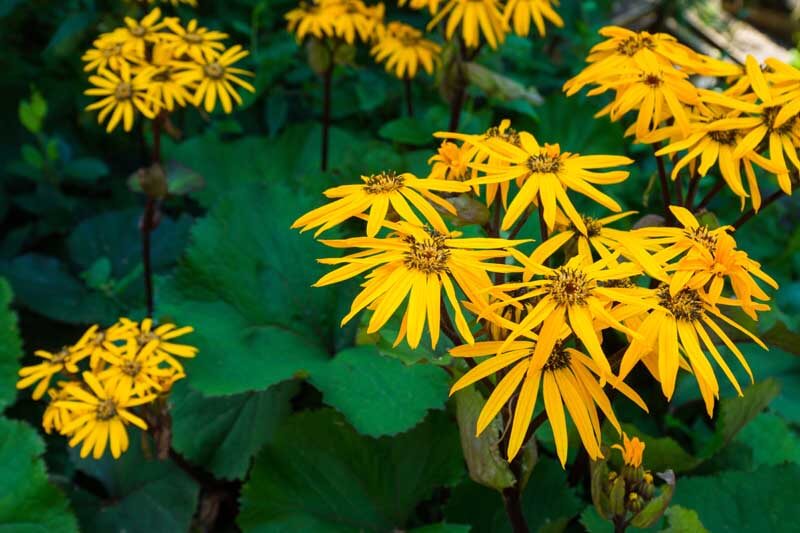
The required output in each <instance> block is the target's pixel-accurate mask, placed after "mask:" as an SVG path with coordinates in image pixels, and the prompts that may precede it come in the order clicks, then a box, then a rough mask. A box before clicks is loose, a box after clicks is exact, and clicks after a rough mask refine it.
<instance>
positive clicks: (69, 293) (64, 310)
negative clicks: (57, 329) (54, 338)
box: [0, 254, 121, 324]
mask: <svg viewBox="0 0 800 533" xmlns="http://www.w3.org/2000/svg"><path fill="white" fill-rule="evenodd" d="M0 274H2V275H4V276H6V278H7V279H8V281H9V282H10V283H11V286H12V287H13V288H14V294H15V295H16V299H17V301H18V302H19V303H21V304H23V305H24V306H25V307H27V308H29V309H30V310H31V311H33V312H35V313H38V314H40V315H43V316H46V317H48V318H52V319H53V320H58V321H61V322H67V323H69V324H87V323H93V322H102V323H105V322H108V321H109V320H114V319H113V318H112V319H109V317H114V318H116V317H118V316H119V313H120V311H121V307H120V306H119V305H118V304H117V303H115V302H114V301H112V300H109V299H108V298H107V297H106V296H105V295H104V294H102V293H100V292H97V291H93V290H90V289H89V288H88V287H86V286H85V285H84V284H83V283H81V282H80V281H79V280H78V279H77V278H76V277H75V276H73V275H72V274H70V273H69V272H68V271H67V270H66V268H65V266H64V264H63V263H61V261H59V260H58V259H55V258H52V257H45V256H42V255H36V254H28V255H23V256H19V257H16V258H14V259H13V260H11V261H3V262H0ZM56 295H57V296H56Z"/></svg>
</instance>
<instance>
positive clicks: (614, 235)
mask: <svg viewBox="0 0 800 533" xmlns="http://www.w3.org/2000/svg"><path fill="white" fill-rule="evenodd" d="M635 213H636V211H626V212H624V213H619V214H616V215H611V216H608V217H603V218H591V217H587V216H585V215H581V218H582V220H583V223H584V226H585V227H586V233H581V232H579V231H578V230H577V228H576V227H575V226H574V225H570V227H568V228H567V229H565V230H564V231H561V232H559V233H556V234H555V235H553V236H552V237H550V238H549V239H548V240H546V241H545V242H543V243H542V244H540V245H539V246H537V247H536V249H535V250H534V251H533V253H532V254H531V255H530V257H529V260H530V261H531V262H533V263H536V264H543V263H544V262H545V261H547V259H548V258H549V257H550V256H552V255H553V254H554V253H556V252H557V251H558V250H560V249H561V248H562V247H563V246H564V245H566V244H567V243H568V242H571V241H573V240H574V241H576V244H577V251H578V255H579V256H581V257H582V258H584V260H585V261H586V262H587V263H593V262H594V261H595V254H593V253H592V249H594V250H595V252H596V253H597V255H598V256H599V258H600V259H608V258H609V257H611V256H612V255H614V253H619V254H620V255H621V256H622V257H624V258H626V259H628V260H630V261H633V262H634V263H636V264H637V265H639V266H640V267H641V268H642V269H643V270H644V271H645V272H647V273H648V274H649V275H650V276H653V277H655V278H657V279H663V278H666V274H665V273H664V271H663V270H662V269H661V266H660V265H659V262H658V261H656V259H654V258H653V257H652V256H651V255H650V253H648V251H647V249H646V246H645V243H644V242H643V237H640V236H638V235H637V234H636V233H634V232H631V231H623V230H618V229H614V228H609V227H608V224H611V223H613V222H616V221H617V220H620V219H622V218H624V217H627V216H630V215H633V214H635Z"/></svg>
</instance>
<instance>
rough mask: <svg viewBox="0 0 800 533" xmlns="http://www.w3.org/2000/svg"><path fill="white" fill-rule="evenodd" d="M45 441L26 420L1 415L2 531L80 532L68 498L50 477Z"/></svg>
mask: <svg viewBox="0 0 800 533" xmlns="http://www.w3.org/2000/svg"><path fill="white" fill-rule="evenodd" d="M43 453H44V442H43V441H42V439H41V437H39V435H38V434H37V433H36V430H34V429H33V428H32V427H30V426H29V425H28V424H26V423H24V422H18V421H16V420H8V419H7V418H0V480H2V483H0V531H3V532H8V533H61V532H64V533H67V532H73V531H74V532H77V531H78V525H77V522H76V520H75V517H74V516H73V515H72V513H71V512H70V509H69V502H68V501H67V498H66V497H65V496H64V495H63V494H62V493H61V491H59V490H58V489H57V488H55V487H54V486H53V485H51V484H50V483H49V482H48V480H47V471H46V469H45V464H44V461H43V460H42V459H41V457H40V456H41V455H42V454H43Z"/></svg>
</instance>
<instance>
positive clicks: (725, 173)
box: [564, 27, 800, 212]
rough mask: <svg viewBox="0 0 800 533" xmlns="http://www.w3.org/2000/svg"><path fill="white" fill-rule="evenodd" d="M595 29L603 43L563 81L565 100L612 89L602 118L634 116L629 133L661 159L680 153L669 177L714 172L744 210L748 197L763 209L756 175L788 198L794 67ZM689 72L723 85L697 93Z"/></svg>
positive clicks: (796, 162) (798, 161) (793, 164)
mask: <svg viewBox="0 0 800 533" xmlns="http://www.w3.org/2000/svg"><path fill="white" fill-rule="evenodd" d="M600 33H601V35H603V36H604V37H606V38H607V39H606V40H605V41H603V42H602V43H600V44H598V45H597V46H595V47H594V48H593V49H592V52H591V54H590V55H589V57H588V59H587V61H588V62H589V63H590V65H589V66H587V67H586V68H585V69H584V70H583V71H582V72H581V73H579V74H578V75H577V76H575V77H574V78H572V79H571V80H569V81H568V82H567V83H565V84H564V90H565V91H566V93H567V95H572V94H574V93H576V92H578V91H580V90H581V89H582V88H584V87H585V86H587V85H594V86H595V87H594V88H592V89H591V90H589V92H588V94H589V95H598V94H602V93H606V92H609V91H611V92H613V95H614V97H613V100H612V101H611V102H610V103H609V104H608V105H607V106H605V107H604V108H603V109H602V110H601V111H600V112H599V113H598V116H602V115H609V116H610V118H611V119H612V120H618V119H620V118H621V117H622V116H624V115H625V114H627V113H628V112H631V111H636V115H637V116H636V121H635V123H634V124H633V125H632V126H631V127H630V128H629V129H628V132H627V133H628V134H629V135H634V136H635V138H636V139H637V141H639V142H642V143H647V144H653V145H654V146H655V148H656V149H657V150H658V151H657V154H658V155H670V156H672V157H675V156H677V157H676V162H675V165H674V167H673V170H672V179H673V180H675V179H678V178H679V174H680V173H681V171H682V170H684V169H686V168H687V167H688V174H689V176H690V177H691V180H692V181H699V180H700V178H703V177H705V176H706V175H707V174H708V173H709V171H711V169H712V168H713V167H716V169H717V172H718V174H719V176H720V179H721V180H724V183H725V185H727V187H728V188H729V189H730V190H731V191H732V192H733V193H734V194H735V195H736V196H738V197H739V198H740V199H741V205H742V208H744V206H745V203H746V202H747V200H748V198H749V200H750V203H751V204H752V207H753V209H754V210H755V211H756V212H757V211H758V210H759V208H760V207H761V205H762V193H761V187H760V185H759V176H758V174H759V171H758V169H760V170H761V171H763V172H764V173H766V174H768V175H773V176H775V177H776V178H777V184H778V186H779V188H780V190H781V191H783V192H784V193H786V194H791V192H792V175H797V173H798V171H800V158H799V157H798V154H797V148H798V147H800V129H799V128H800V120H798V114H800V101H798V100H797V98H796V96H797V95H798V94H800V70H798V69H796V68H795V67H793V66H791V65H788V64H786V63H783V62H781V61H778V60H776V59H768V60H767V62H766V64H765V65H763V66H762V65H759V64H758V62H757V61H756V60H755V58H753V57H752V56H748V58H747V60H746V63H745V67H744V68H742V67H740V66H738V65H734V64H731V63H726V62H722V61H718V60H715V59H713V58H710V57H708V56H704V55H702V54H699V53H697V52H695V51H693V50H691V49H690V48H688V47H686V46H684V45H682V44H680V43H678V42H677V41H676V40H675V38H674V37H672V36H670V35H666V34H661V33H657V34H650V33H647V32H639V33H636V32H632V31H629V30H626V29H623V28H617V27H608V28H603V29H602V30H601V31H600ZM693 74H700V75H703V76H712V77H719V78H724V79H725V80H726V81H727V88H725V89H724V90H721V91H716V90H708V89H701V88H698V87H696V86H695V85H694V84H693V83H692V79H691V78H690V76H691V75H693ZM664 141H666V143H667V146H665V147H663V148H660V145H661V143H662V142H664ZM742 169H744V172H743V171H742ZM742 174H744V176H743V175H742ZM690 187H691V188H693V189H696V187H697V184H696V183H695V184H690Z"/></svg>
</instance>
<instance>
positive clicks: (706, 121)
mask: <svg viewBox="0 0 800 533" xmlns="http://www.w3.org/2000/svg"><path fill="white" fill-rule="evenodd" d="M695 111H696V113H697V114H696V115H693V116H692V117H691V124H690V130H691V133H690V134H689V135H688V136H687V137H683V136H680V138H679V140H676V141H675V142H673V143H671V144H669V145H668V146H666V147H664V148H662V149H661V150H659V151H658V152H656V155H659V156H660V155H666V154H673V153H675V152H680V151H685V152H686V154H685V155H684V156H683V157H681V158H680V159H679V160H677V162H676V163H675V165H674V166H673V168H672V179H673V180H674V179H677V177H678V174H679V173H680V171H681V170H682V169H683V168H684V167H685V166H686V165H689V164H692V166H695V165H696V163H697V160H699V163H700V164H699V167H697V173H698V175H699V176H701V177H704V176H705V175H706V174H707V173H708V171H709V170H710V169H711V167H712V166H714V165H715V164H716V165H717V166H718V167H719V174H720V175H721V176H722V178H723V179H724V180H725V183H726V184H727V185H728V187H729V188H730V190H731V191H732V192H733V193H734V194H735V195H737V196H739V197H740V198H741V203H742V207H744V203H745V199H746V198H747V197H749V196H750V195H749V194H748V193H747V191H746V190H745V188H744V185H743V183H742V173H741V167H742V165H744V168H745V174H746V176H747V182H748V187H749V189H750V193H751V194H752V195H753V199H752V202H753V207H754V208H755V209H756V210H757V209H758V208H759V207H760V205H761V194H760V192H759V189H758V183H757V182H756V175H755V172H754V170H753V163H755V164H756V165H758V166H760V167H761V168H763V169H764V170H767V171H768V172H771V173H774V174H778V173H780V172H783V171H785V168H782V167H778V166H775V164H774V163H773V162H772V161H770V160H769V159H766V158H764V157H762V156H761V155H759V154H758V153H757V152H756V151H755V150H752V149H751V150H749V151H747V152H744V153H742V154H741V155H739V156H735V155H734V154H735V151H736V147H737V146H738V145H739V144H740V143H741V141H742V138H743V137H744V132H743V131H742V130H740V129H726V125H727V124H728V120H730V121H733V122H734V123H735V122H737V120H738V119H740V117H739V115H740V113H741V112H740V111H738V110H733V111H728V112H727V113H723V112H721V111H719V109H718V108H716V106H707V105H699V106H697V107H696V108H695ZM671 128H673V129H675V128H674V126H671ZM647 142H649V140H648V141H647Z"/></svg>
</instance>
